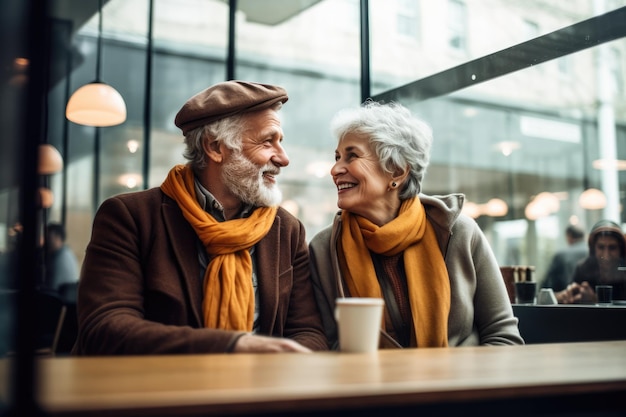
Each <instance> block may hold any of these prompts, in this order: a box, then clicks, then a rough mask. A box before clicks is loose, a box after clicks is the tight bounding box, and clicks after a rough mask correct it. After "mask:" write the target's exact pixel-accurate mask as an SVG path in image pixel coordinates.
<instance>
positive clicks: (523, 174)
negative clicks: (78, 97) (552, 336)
mask: <svg viewBox="0 0 626 417" xmlns="http://www.w3.org/2000/svg"><path fill="white" fill-rule="evenodd" d="M84 3H87V5H88V4H90V3H91V5H90V6H87V5H85V4H84ZM278 3H280V2H274V1H267V0H257V1H239V2H238V7H239V8H238V10H237V12H236V13H234V15H233V16H232V17H233V19H232V20H231V19H230V17H231V16H230V13H229V7H228V2H226V1H219V0H184V1H181V0H176V1H175V0H154V1H153V2H150V1H149V0H133V1H122V0H110V1H108V2H106V4H105V6H104V12H103V13H104V14H103V18H104V19H103V26H104V42H103V43H104V56H103V62H102V67H103V78H104V79H105V81H107V82H108V83H110V84H112V85H113V86H114V87H115V88H117V89H118V91H120V93H121V94H122V96H123V97H124V98H125V100H126V104H127V108H128V120H127V121H126V122H125V123H123V124H122V125H119V126H115V127H109V128H100V129H97V128H90V127H81V126H78V125H74V124H72V123H69V122H66V121H65V119H64V117H63V108H64V103H65V102H66V95H67V90H69V91H73V90H75V89H76V88H78V87H79V86H80V85H82V84H84V83H86V82H89V81H90V80H91V79H93V77H94V73H95V61H96V59H95V47H96V35H97V2H95V1H89V2H83V3H81V4H83V6H82V7H83V8H89V10H88V11H87V12H84V13H82V14H81V16H83V19H82V20H81V19H80V18H77V17H75V16H74V17H72V18H71V19H70V20H71V25H72V30H71V35H70V36H69V37H70V42H69V44H68V46H69V47H67V48H65V50H66V52H65V54H66V55H68V54H69V56H70V57H71V64H70V68H69V71H67V77H60V79H59V80H58V82H57V83H56V84H55V85H54V86H53V87H54V89H53V91H52V93H53V94H52V96H51V97H53V98H52V99H51V101H53V102H54V103H55V105H54V109H53V110H51V112H50V125H51V126H53V129H54V130H55V133H54V134H53V137H52V140H56V143H57V144H58V145H59V146H60V147H61V148H64V145H63V124H64V123H69V126H67V127H66V129H67V133H66V134H65V139H66V146H65V148H66V150H67V168H66V170H65V172H64V173H63V174H59V175H58V177H59V178H57V179H54V178H53V179H52V180H53V181H57V182H56V183H55V184H59V185H58V187H57V190H55V191H58V193H55V195H59V197H60V198H57V199H55V204H54V206H53V208H52V209H51V211H50V217H51V218H52V219H65V221H66V223H67V227H68V239H69V243H70V245H71V247H72V248H73V249H74V251H75V252H76V255H77V257H78V258H79V260H81V259H82V255H83V251H84V248H85V246H86V243H87V241H88V239H89V233H90V224H91V219H92V216H93V213H94V211H95V210H96V209H97V207H98V205H99V204H100V202H101V201H102V200H103V199H105V198H106V197H108V196H111V195H114V194H117V193H121V192H129V191H135V190H139V189H142V188H145V187H153V186H158V185H160V183H161V182H162V181H163V179H164V178H165V175H166V173H167V172H168V170H169V169H170V168H171V167H172V166H173V165H174V164H178V163H184V159H183V158H182V151H183V145H182V139H183V138H182V135H181V133H180V131H179V130H178V129H177V128H176V127H175V126H174V123H173V120H174V116H175V114H176V112H177V111H178V109H179V108H180V107H181V106H182V104H183V103H184V102H185V100H186V99H187V98H188V97H190V96H191V95H193V94H195V93H196V92H198V91H200V90H202V89H204V88H206V87H208V86H209V85H211V84H213V83H215V82H218V81H223V80H225V79H226V78H227V77H228V76H229V71H232V74H231V75H232V76H233V77H234V78H238V79H248V80H254V81H258V82H266V83H276V84H280V85H283V86H284V87H285V88H286V89H287V90H288V92H289V96H290V99H289V102H288V103H287V104H286V105H285V107H284V109H283V111H282V113H283V122H284V130H285V148H286V150H287V152H288V154H289V156H290V159H291V164H290V166H289V167H288V168H287V169H285V170H283V174H282V175H281V178H280V185H281V187H282V188H283V191H284V193H283V194H284V205H285V206H286V207H288V208H289V209H290V210H292V211H293V212H294V213H295V214H296V215H297V216H298V217H299V218H300V219H301V220H302V221H303V222H304V224H305V226H306V228H307V233H308V235H309V238H310V237H312V236H313V235H314V234H315V233H316V232H318V231H319V230H320V229H321V228H323V227H324V226H326V225H327V224H329V222H330V220H331V218H332V215H333V214H334V212H335V211H336V209H337V207H336V192H335V189H334V186H333V184H332V182H331V180H330V176H329V169H330V166H331V164H332V162H333V151H334V145H335V144H334V140H333V138H332V137H331V136H330V133H329V130H328V124H329V121H330V118H331V117H332V115H333V114H334V113H335V112H336V111H337V110H339V109H340V108H342V107H345V106H350V105H357V104H358V103H359V102H360V101H361V85H362V82H364V83H365V85H367V87H368V88H369V91H371V94H372V95H373V97H375V98H381V99H394V100H398V101H401V102H403V103H404V104H406V105H408V106H410V107H411V108H412V109H414V110H415V111H416V112H417V113H418V114H420V115H421V116H422V117H423V118H424V119H426V121H427V122H429V123H430V124H431V125H432V126H433V128H434V131H435V144H434V149H433V152H434V154H433V158H432V164H431V167H430V169H429V171H428V174H427V177H426V180H425V187H424V190H425V192H427V193H437V194H442V193H450V192H461V193H464V194H466V196H467V199H468V201H469V203H468V204H467V205H466V209H467V210H468V211H471V210H473V211H472V214H473V215H474V217H475V218H476V220H477V221H478V223H479V224H480V226H481V228H482V229H483V230H484V231H485V233H486V234H487V236H488V237H489V239H490V241H491V243H492V245H493V247H494V251H495V252H496V254H497V256H498V261H499V262H500V263H501V264H517V263H525V264H532V265H536V267H537V274H538V275H541V274H542V272H543V269H544V268H545V263H546V262H547V261H546V260H547V259H548V258H549V257H550V255H551V253H552V252H554V251H555V250H557V249H559V248H561V247H562V246H565V244H566V243H565V239H564V237H563V230H564V228H565V226H566V224H567V223H570V222H574V223H578V224H580V225H581V226H583V227H584V228H586V229H588V228H589V227H590V226H591V224H592V223H593V222H594V221H595V220H597V219H599V218H603V217H610V218H614V219H615V220H618V221H620V222H624V217H623V213H622V209H621V204H622V199H623V189H624V183H625V181H626V178H624V177H623V172H622V171H615V170H613V171H605V170H598V169H596V168H594V167H593V162H594V161H595V160H597V159H602V158H604V157H607V156H608V157H612V158H618V159H626V154H625V152H626V150H625V149H623V148H621V147H622V146H623V145H621V144H620V143H621V142H620V140H619V139H620V138H623V136H624V134H625V133H624V124H625V123H626V116H625V114H626V104H625V103H624V97H625V95H624V94H623V89H624V80H625V79H626V76H625V71H626V69H625V68H624V67H625V65H624V56H626V41H625V38H624V34H623V33H617V34H615V36H614V38H613V39H612V40H610V41H607V42H603V43H602V44H600V45H599V46H595V45H597V43H593V41H594V40H593V39H587V42H588V45H585V34H580V33H569V32H567V28H575V27H576V25H577V24H579V23H580V22H583V21H585V20H587V19H591V18H593V17H595V16H601V15H603V14H604V13H605V12H607V11H612V10H617V9H619V8H623V7H624V5H626V1H623V0H622V1H605V2H602V1H594V0H578V1H574V2H572V1H565V0H563V1H556V2H555V1H547V0H546V1H533V2H526V1H521V0H520V1H504V0H488V1H486V0H480V1H478V0H447V1H438V2H431V1H419V0H412V1H411V0H394V1H388V0H384V1H383V0H370V1H369V10H368V12H369V14H368V15H369V22H370V27H369V31H368V34H369V44H370V50H369V51H368V52H369V56H370V60H369V66H370V70H371V71H370V74H371V79H369V80H361V73H362V67H361V65H362V62H361V56H362V52H363V51H361V49H360V48H361V30H360V20H359V17H360V12H361V10H360V5H361V2H360V1H358V0H321V1H304V2H303V1H300V2H293V3H294V4H292V5H291V6H289V7H286V6H284V5H283V6H280V5H279V4H278ZM281 4H282V3H281ZM290 4H291V3H290ZM151 5H152V6H153V13H152V15H151V14H150V6H151ZM76 14H78V13H76ZM62 15H63V11H62V10H59V11H58V12H57V16H56V17H57V18H58V20H59V21H61V22H65V21H66V20H64V19H67V16H65V18H64V17H63V16H62ZM151 16H152V18H151ZM231 23H232V25H233V26H230V24H231ZM572 30H573V29H572ZM603 30H605V31H609V32H610V31H611V30H612V29H611V28H610V27H605V28H603ZM229 31H232V33H233V34H234V37H233V38H232V39H231V37H230V36H229ZM559 31H561V32H559ZM570 32H571V31H570ZM617 32H619V31H617ZM554 33H557V34H559V33H560V34H561V37H558V36H556V35H554V36H556V37H554V36H552V37H551V34H554ZM579 35H580V36H582V38H579V37H578V36H579ZM603 36H604V37H605V38H607V37H610V36H611V35H610V33H609V34H606V33H605V34H603ZM555 39H556V40H557V41H558V42H556V41H555ZM592 46H594V47H592ZM149 52H151V54H150V55H148V53H149ZM516 54H517V55H516ZM600 57H602V58H600ZM148 58H150V60H149V59H148ZM502 62H506V63H507V64H506V65H504V64H502ZM472 65H473V66H474V67H472ZM476 65H478V67H476ZM468 68H469V69H471V68H479V69H481V71H482V72H481V71H479V72H476V73H475V74H474V77H475V78H474V79H471V78H468V79H466V78H465V75H464V74H463V73H462V72H461V70H464V69H468ZM469 75H470V74H468V77H469ZM476 77H478V78H476ZM415 83H417V84H418V87H415V86H414V84H415ZM606 91H609V94H608V95H607V94H606ZM620 91H621V93H620ZM147 92H149V94H146V93H147ZM603 92H604V93H603ZM609 109H610V111H608V110H609ZM600 115H602V117H600ZM607 115H608V116H607ZM601 125H602V126H611V127H612V131H613V132H614V139H611V138H610V137H609V139H608V140H607V142H611V144H612V149H614V151H611V150H610V149H609V151H608V152H609V153H608V154H607V151H606V148H607V147H606V146H604V147H603V146H601V143H605V140H604V139H602V140H600V138H599V136H598V135H599V134H598V132H599V131H600V130H602V131H606V128H602V129H600V126H601ZM609 130H611V129H609ZM622 142H623V140H622ZM609 148H610V147H609ZM603 149H604V150H603ZM63 184H66V188H65V190H63V187H62V185H63ZM588 187H595V188H599V189H602V190H603V191H604V192H605V196H606V198H607V201H608V202H607V205H606V208H604V209H593V210H588V209H583V208H582V207H581V206H580V204H579V202H578V199H579V196H580V194H581V192H582V191H583V190H584V189H585V188H588ZM546 193H549V195H548V194H546ZM538 196H542V197H541V198H538ZM543 197H546V198H548V199H549V201H550V202H551V204H552V206H550V207H552V208H551V209H550V210H548V212H546V211H545V208H542V207H543V206H542V205H541V204H538V203H537V204H534V205H533V204H530V203H532V202H533V201H535V202H537V201H543V200H542V198H543ZM546 201H547V200H546ZM489 202H491V205H489V204H488V203H489ZM502 203H504V204H505V205H506V206H505V209H506V213H500V214H498V212H497V208H498V204H500V205H502ZM529 205H530V207H529ZM557 206H558V208H555V207H557ZM490 208H491V209H492V211H489V209H490ZM533 210H534V211H533Z"/></svg>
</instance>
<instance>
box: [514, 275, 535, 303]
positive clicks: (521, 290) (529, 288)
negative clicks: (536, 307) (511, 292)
mask: <svg viewBox="0 0 626 417" xmlns="http://www.w3.org/2000/svg"><path fill="white" fill-rule="evenodd" d="M536 301H537V283H536V282H535V281H519V282H516V283H515V303H516V304H535V303H536Z"/></svg>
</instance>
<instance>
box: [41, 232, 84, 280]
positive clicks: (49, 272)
mask: <svg viewBox="0 0 626 417" xmlns="http://www.w3.org/2000/svg"><path fill="white" fill-rule="evenodd" d="M45 238H46V241H45V248H46V255H45V256H46V258H45V259H46V272H45V274H46V281H45V285H44V287H45V289H47V290H51V291H54V292H59V291H60V289H61V288H62V287H63V286H64V285H65V284H76V283H77V282H78V277H79V269H78V260H77V259H76V255H75V254H74V252H73V251H72V249H71V248H70V247H69V246H68V245H67V244H66V243H65V239H66V233H65V227H63V225H62V224H59V223H49V224H48V226H47V229H46V236H45Z"/></svg>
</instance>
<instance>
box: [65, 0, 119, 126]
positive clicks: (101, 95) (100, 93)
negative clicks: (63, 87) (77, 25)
mask: <svg viewBox="0 0 626 417" xmlns="http://www.w3.org/2000/svg"><path fill="white" fill-rule="evenodd" d="M96 53H97V55H96V80H95V81H93V82H91V83H89V84H86V85H84V86H82V87H80V88H79V89H78V90H76V91H75V92H74V94H72V96H71V97H70V99H69V101H68V102H67V107H66V109H65V116H66V117H67V119H68V120H70V121H72V122H74V123H77V124H80V125H85V126H98V127H106V126H115V125H119V124H120V123H123V122H124V121H125V120H126V104H125V103H124V99H123V98H122V96H121V95H120V93H119V92H118V91H117V90H116V89H115V88H113V87H111V86H110V85H108V84H106V83H104V82H102V81H101V80H100V71H101V65H102V64H101V61H102V0H98V49H97V52H96Z"/></svg>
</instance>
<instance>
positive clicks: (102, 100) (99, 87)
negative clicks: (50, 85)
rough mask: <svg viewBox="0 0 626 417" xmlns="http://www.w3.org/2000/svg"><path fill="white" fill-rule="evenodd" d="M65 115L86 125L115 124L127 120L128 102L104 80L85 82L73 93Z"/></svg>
mask: <svg viewBox="0 0 626 417" xmlns="http://www.w3.org/2000/svg"><path fill="white" fill-rule="evenodd" d="M65 116H66V117H67V119H68V120H70V121H72V122H74V123H77V124H79V125H85V126H98V127H106V126H115V125H119V124H120V123H123V122H124V121H125V120H126V103H124V99H123V98H122V96H121V94H120V93H119V92H118V91H117V90H116V89H115V88H113V87H111V86H110V85H108V84H105V83H102V82H93V83H89V84H85V85H84V86H82V87H80V88H79V89H78V90H76V91H75V92H74V94H72V96H71V97H70V99H69V101H68V102H67V107H66V108H65Z"/></svg>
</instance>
